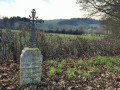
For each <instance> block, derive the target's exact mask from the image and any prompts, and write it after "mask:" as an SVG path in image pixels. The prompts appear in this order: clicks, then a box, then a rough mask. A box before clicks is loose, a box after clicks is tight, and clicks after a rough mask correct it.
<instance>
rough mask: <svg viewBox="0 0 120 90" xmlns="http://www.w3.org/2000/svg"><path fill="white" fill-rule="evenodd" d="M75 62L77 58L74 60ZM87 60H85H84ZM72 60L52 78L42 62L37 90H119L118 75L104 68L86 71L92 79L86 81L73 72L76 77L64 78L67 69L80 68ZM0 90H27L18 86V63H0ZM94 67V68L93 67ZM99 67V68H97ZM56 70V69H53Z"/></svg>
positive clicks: (119, 81) (67, 61)
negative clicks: (96, 70)
mask: <svg viewBox="0 0 120 90" xmlns="http://www.w3.org/2000/svg"><path fill="white" fill-rule="evenodd" d="M74 59H75V62H77V58H74ZM85 60H87V59H85ZM56 62H57V60H56ZM58 62H59V61H58ZM75 62H74V60H73V61H72V60H71V59H70V60H69V59H67V60H66V65H65V67H63V71H62V73H60V74H59V73H56V74H55V75H54V76H51V77H48V76H47V72H48V71H49V68H50V66H49V65H48V64H47V62H46V61H44V62H43V71H42V82H41V84H38V90H52V89H53V90H54V89H59V90H78V89H81V90H102V89H106V90H110V89H111V90H114V89H117V90H119V89H120V75H119V74H118V75H117V74H115V73H114V72H109V71H107V69H106V67H105V66H104V65H103V66H100V67H101V73H97V74H96V73H94V72H93V71H92V70H90V71H86V69H85V68H83V70H84V71H85V72H86V73H90V74H91V73H92V79H86V78H85V77H82V75H80V74H79V75H78V74H77V72H75V74H76V77H75V78H72V79H68V78H67V76H66V70H67V69H68V68H77V69H78V70H79V69H80V70H81V69H82V67H78V66H76V64H75ZM0 65H1V67H0V90H21V89H22V88H24V90H25V89H26V90H29V88H28V86H20V85H19V78H20V77H19V65H20V64H19V62H14V61H12V60H11V61H0ZM93 67H95V66H93ZM98 67H99V66H98ZM55 68H56V67H55Z"/></svg>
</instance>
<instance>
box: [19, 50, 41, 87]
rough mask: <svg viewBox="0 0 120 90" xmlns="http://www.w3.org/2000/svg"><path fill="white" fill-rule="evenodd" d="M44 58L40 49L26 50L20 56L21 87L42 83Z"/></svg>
mask: <svg viewBox="0 0 120 90" xmlns="http://www.w3.org/2000/svg"><path fill="white" fill-rule="evenodd" d="M42 60H43V56H42V55H41V52H40V50H39V49H38V48H25V49H23V50H22V54H21V56H20V85H26V84H33V83H34V84H36V83H40V82H41V74H42Z"/></svg>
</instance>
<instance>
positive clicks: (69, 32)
mask: <svg viewBox="0 0 120 90" xmlns="http://www.w3.org/2000/svg"><path fill="white" fill-rule="evenodd" d="M45 32H46V33H58V34H72V35H82V34H84V31H83V30H78V29H76V30H72V29H70V30H67V31H66V30H65V29H62V30H59V29H57V30H48V31H45Z"/></svg>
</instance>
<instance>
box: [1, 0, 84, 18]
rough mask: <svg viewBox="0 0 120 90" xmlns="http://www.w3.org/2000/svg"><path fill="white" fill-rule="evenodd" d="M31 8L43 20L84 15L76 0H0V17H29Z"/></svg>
mask: <svg viewBox="0 0 120 90" xmlns="http://www.w3.org/2000/svg"><path fill="white" fill-rule="evenodd" d="M33 8H35V9H36V12H37V16H38V17H39V19H44V20H45V19H46V20H47V19H70V18H81V17H85V15H84V12H83V11H80V7H79V5H77V4H76V0H0V17H2V16H7V17H11V16H21V17H29V15H30V14H31V10H32V9H33Z"/></svg>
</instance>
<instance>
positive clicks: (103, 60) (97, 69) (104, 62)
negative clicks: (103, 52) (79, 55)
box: [48, 56, 120, 79]
mask: <svg viewBox="0 0 120 90" xmlns="http://www.w3.org/2000/svg"><path fill="white" fill-rule="evenodd" d="M71 60H72V61H71ZM66 61H67V60H65V59H64V60H62V61H61V62H56V63H55V61H53V60H49V61H48V63H49V65H53V66H54V67H53V66H51V68H50V70H49V71H48V73H49V74H48V76H52V75H54V74H55V73H56V72H57V73H61V74H62V72H64V74H66V76H67V77H68V79H73V78H76V77H77V75H80V76H81V77H84V78H86V79H91V78H92V77H93V76H92V75H93V74H94V75H95V74H100V73H103V72H105V71H104V70H102V69H101V67H103V68H104V69H105V70H107V71H108V72H113V73H116V74H120V65H119V63H120V59H119V58H113V57H108V56H107V57H105V56H98V57H94V58H91V59H88V60H87V61H84V60H82V59H80V60H77V61H74V59H69V60H68V61H67V62H66ZM68 63H72V64H73V65H74V67H73V66H72V67H71V66H68V65H67V64H68ZM55 64H56V66H55ZM79 66H82V68H80V67H79ZM90 72H91V73H90Z"/></svg>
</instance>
